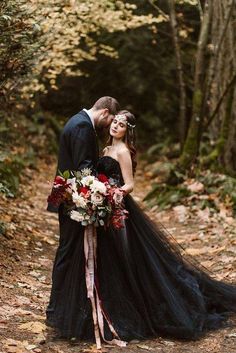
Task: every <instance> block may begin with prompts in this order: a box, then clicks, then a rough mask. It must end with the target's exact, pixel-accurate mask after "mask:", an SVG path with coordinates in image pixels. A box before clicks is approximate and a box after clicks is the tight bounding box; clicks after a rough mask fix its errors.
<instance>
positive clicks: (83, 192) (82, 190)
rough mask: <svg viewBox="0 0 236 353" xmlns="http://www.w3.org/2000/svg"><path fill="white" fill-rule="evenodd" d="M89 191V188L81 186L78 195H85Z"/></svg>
mask: <svg viewBox="0 0 236 353" xmlns="http://www.w3.org/2000/svg"><path fill="white" fill-rule="evenodd" d="M88 191H89V188H87V187H86V186H81V187H80V188H79V193H81V194H85V195H86V194H87V192H88Z"/></svg>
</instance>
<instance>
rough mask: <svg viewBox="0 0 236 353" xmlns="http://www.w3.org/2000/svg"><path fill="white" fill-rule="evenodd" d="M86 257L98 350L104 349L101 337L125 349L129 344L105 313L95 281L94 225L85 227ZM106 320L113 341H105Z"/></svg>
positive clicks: (95, 249) (95, 240)
mask: <svg viewBox="0 0 236 353" xmlns="http://www.w3.org/2000/svg"><path fill="white" fill-rule="evenodd" d="M84 255H85V278H86V287H87V297H88V298H89V299H90V301H91V304H92V316H93V323H94V335H95V340H96V345H97V349H101V348H102V345H101V337H102V339H103V340H104V341H105V342H107V343H110V344H115V345H117V346H119V347H125V346H126V345H127V342H125V341H122V340H121V339H120V338H119V336H118V334H117V332H116V331H115V329H114V327H113V326H112V323H111V321H110V319H109V317H108V315H107V314H106V313H105V311H104V309H103V308H102V302H101V299H100V298H99V292H98V288H97V283H96V281H95V277H96V269H97V232H96V227H95V226H93V225H88V226H86V227H85V231H84ZM96 280H97V278H96ZM104 318H105V320H106V322H107V324H108V327H109V329H110V330H111V332H112V333H113V335H114V336H115V337H116V338H114V339H112V340H111V341H108V340H106V339H105V335H104ZM100 335H101V337H100Z"/></svg>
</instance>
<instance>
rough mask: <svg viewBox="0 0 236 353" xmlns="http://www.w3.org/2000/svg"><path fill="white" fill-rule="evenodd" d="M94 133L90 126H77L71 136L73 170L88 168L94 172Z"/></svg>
mask: <svg viewBox="0 0 236 353" xmlns="http://www.w3.org/2000/svg"><path fill="white" fill-rule="evenodd" d="M95 143H96V142H95V141H94V132H93V130H92V128H91V126H90V125H88V124H84V125H78V126H77V127H76V128H75V129H74V131H73V132H72V134H71V153H72V160H73V165H74V168H75V170H77V171H78V170H81V169H84V168H90V169H92V171H93V172H94V171H95V166H94V165H93V160H94V155H93V154H94V153H95V152H94V146H95Z"/></svg>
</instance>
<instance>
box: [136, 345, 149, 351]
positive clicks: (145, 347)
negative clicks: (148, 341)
mask: <svg viewBox="0 0 236 353" xmlns="http://www.w3.org/2000/svg"><path fill="white" fill-rule="evenodd" d="M137 347H138V348H141V349H145V350H147V351H152V348H151V347H149V346H146V345H145V344H138V345H137Z"/></svg>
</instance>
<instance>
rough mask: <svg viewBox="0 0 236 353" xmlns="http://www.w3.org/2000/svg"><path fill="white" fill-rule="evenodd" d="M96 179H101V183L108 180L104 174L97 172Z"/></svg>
mask: <svg viewBox="0 0 236 353" xmlns="http://www.w3.org/2000/svg"><path fill="white" fill-rule="evenodd" d="M98 180H99V181H101V182H102V183H107V182H108V178H107V176H106V175H105V174H98Z"/></svg>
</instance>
